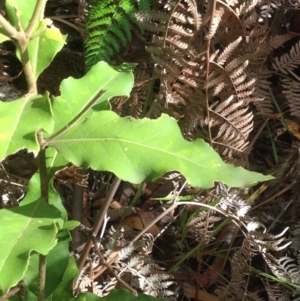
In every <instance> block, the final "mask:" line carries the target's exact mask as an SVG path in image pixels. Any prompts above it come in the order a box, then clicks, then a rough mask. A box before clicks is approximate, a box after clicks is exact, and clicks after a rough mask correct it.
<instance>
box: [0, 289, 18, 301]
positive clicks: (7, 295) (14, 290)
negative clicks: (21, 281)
mask: <svg viewBox="0 0 300 301" xmlns="http://www.w3.org/2000/svg"><path fill="white" fill-rule="evenodd" d="M19 290H20V286H15V287H13V288H12V289H10V291H9V292H8V293H6V294H5V295H3V296H1V297H0V301H5V300H7V299H8V298H10V297H12V296H14V295H15V294H16V293H17V292H18V291H19Z"/></svg>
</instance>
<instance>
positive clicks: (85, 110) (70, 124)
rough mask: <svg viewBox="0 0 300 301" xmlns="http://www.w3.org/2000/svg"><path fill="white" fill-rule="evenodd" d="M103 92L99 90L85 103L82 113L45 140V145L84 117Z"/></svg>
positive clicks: (49, 143)
mask: <svg viewBox="0 0 300 301" xmlns="http://www.w3.org/2000/svg"><path fill="white" fill-rule="evenodd" d="M105 92H106V91H105V90H100V91H99V92H98V93H97V94H96V95H95V96H94V97H93V98H92V100H91V101H90V102H89V103H87V105H86V106H85V107H84V108H83V109H82V111H81V112H80V113H79V114H78V115H77V116H76V117H75V118H73V119H72V120H71V121H70V122H69V123H67V124H66V125H65V126H64V127H63V128H61V129H60V130H59V131H58V132H56V133H55V134H54V135H52V136H50V137H49V138H47V139H45V144H46V145H51V143H52V142H53V141H55V139H57V138H58V137H59V136H61V135H63V134H64V133H65V132H67V131H68V130H69V129H70V128H71V127H72V126H74V125H75V124H76V123H77V121H78V120H79V119H80V118H81V117H83V116H84V115H85V113H86V112H87V111H89V110H90V109H91V107H92V106H93V105H95V104H96V102H97V101H98V100H99V98H100V97H101V96H102V95H103V94H104V93H105ZM52 144H53V143H52Z"/></svg>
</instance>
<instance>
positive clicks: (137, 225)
mask: <svg viewBox="0 0 300 301" xmlns="http://www.w3.org/2000/svg"><path fill="white" fill-rule="evenodd" d="M152 221H153V219H149V218H146V217H141V216H128V217H126V218H125V219H124V220H123V221H122V222H121V225H126V226H128V227H130V228H133V229H136V230H144V229H145V228H146V227H147V226H148V225H149V224H150V223H151V222H152ZM147 233H151V234H152V235H153V236H156V235H158V234H159V233H160V229H159V227H158V226H156V225H153V226H151V227H150V229H148V230H147Z"/></svg>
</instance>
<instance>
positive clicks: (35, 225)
mask: <svg viewBox="0 0 300 301" xmlns="http://www.w3.org/2000/svg"><path fill="white" fill-rule="evenodd" d="M21 204H22V202H21ZM0 220H1V227H0V237H1V246H0V289H1V290H2V292H3V293H6V292H7V291H8V290H9V288H10V287H12V286H14V285H16V284H17V283H18V281H20V280H21V279H22V278H23V276H24V273H25V271H26V270H27V267H28V264H29V256H30V253H31V252H32V251H36V252H39V253H41V254H43V255H47V254H48V253H49V251H50V250H51V249H52V248H53V247H54V246H55V245H56V239H55V237H56V234H57V232H58V229H57V224H58V223H61V218H60V212H59V211H58V210H57V209H56V208H54V207H53V206H50V205H48V204H47V203H46V202H45V201H44V200H42V199H38V200H36V201H35V202H32V203H30V204H27V205H23V206H22V205H21V206H20V207H16V208H10V209H2V210H0ZM8 273H9V277H8V276H7V275H8Z"/></svg>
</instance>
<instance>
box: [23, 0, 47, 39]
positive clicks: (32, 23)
mask: <svg viewBox="0 0 300 301" xmlns="http://www.w3.org/2000/svg"><path fill="white" fill-rule="evenodd" d="M46 2H47V0H39V1H38V2H37V4H36V6H35V9H34V12H33V15H32V18H31V20H30V22H29V25H28V27H27V29H26V30H25V34H26V37H28V38H30V37H31V35H32V31H33V30H34V27H35V25H36V24H37V22H38V21H40V20H39V17H40V15H41V14H42V13H44V10H45V5H46ZM42 17H44V16H42Z"/></svg>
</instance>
